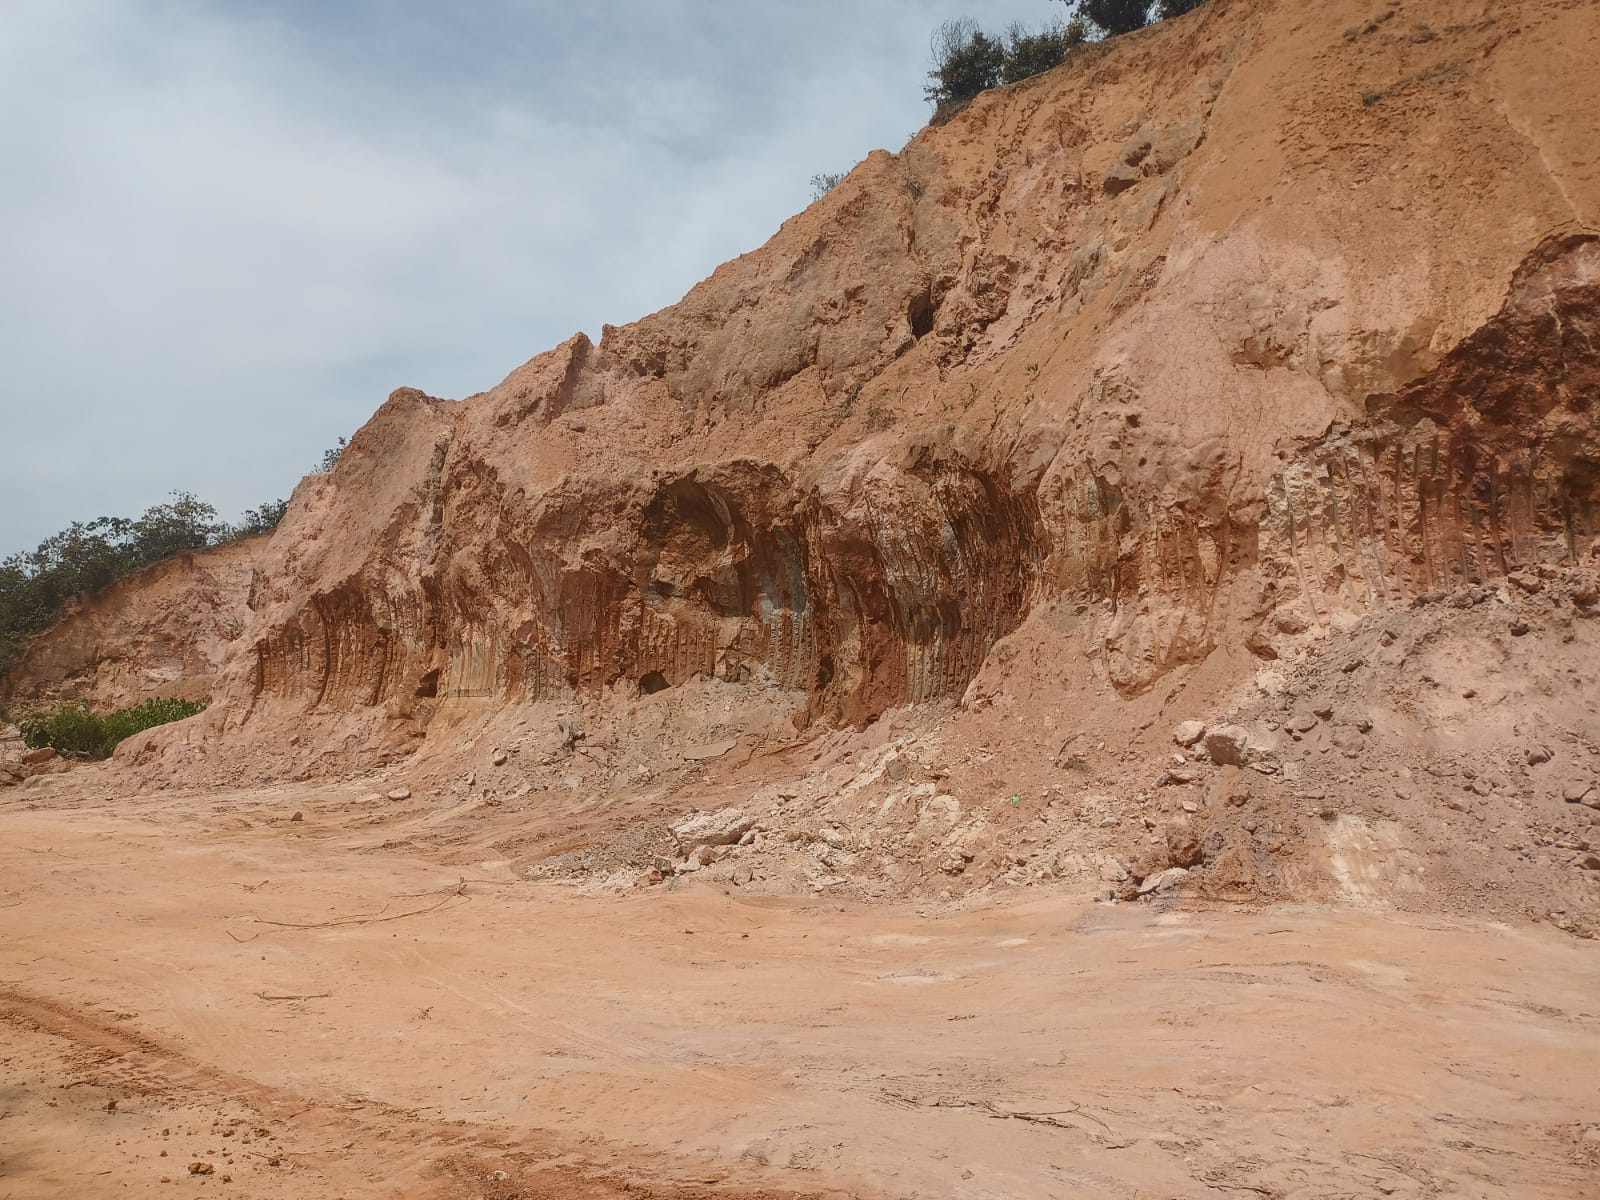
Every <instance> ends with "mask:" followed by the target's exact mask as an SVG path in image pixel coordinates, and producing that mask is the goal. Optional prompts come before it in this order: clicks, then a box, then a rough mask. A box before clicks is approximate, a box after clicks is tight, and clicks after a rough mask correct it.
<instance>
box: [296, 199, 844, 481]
mask: <svg viewBox="0 0 1600 1200" xmlns="http://www.w3.org/2000/svg"><path fill="white" fill-rule="evenodd" d="M812 182H813V183H815V182H816V181H815V180H812ZM349 445H350V442H349V440H348V439H346V438H340V439H339V444H338V445H337V446H330V447H329V448H328V449H326V450H324V451H323V452H322V462H321V463H320V464H318V465H317V466H315V467H312V468H311V473H312V474H313V475H326V474H327V473H328V472H329V471H331V470H333V469H334V468H335V467H337V466H338V465H339V460H340V459H341V458H343V457H344V452H345V450H346V448H348V447H349Z"/></svg>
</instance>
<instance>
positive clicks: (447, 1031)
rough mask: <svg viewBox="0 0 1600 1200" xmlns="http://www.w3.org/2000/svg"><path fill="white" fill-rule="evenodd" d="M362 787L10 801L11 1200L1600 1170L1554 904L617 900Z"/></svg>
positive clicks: (1598, 993) (1582, 971)
mask: <svg viewBox="0 0 1600 1200" xmlns="http://www.w3.org/2000/svg"><path fill="white" fill-rule="evenodd" d="M346 799H347V798H342V797H341V796H339V795H338V794H336V793H325V794H321V795H312V794H294V793H286V792H283V791H277V792H258V793H235V794H231V795H225V796H218V795H211V796H189V797H184V798H178V799H170V798H164V799H160V800H140V801H137V802H126V801H121V802H118V803H117V804H115V805H108V804H104V803H101V802H99V801H94V802H91V801H88V800H86V799H84V798H83V797H82V796H74V795H73V793H72V792H71V791H70V790H68V789H65V788H62V789H58V790H56V791H53V792H51V793H50V794H49V795H48V796H47V797H46V798H44V799H42V800H41V799H39V798H38V797H37V796H34V797H30V798H29V799H28V800H27V801H24V800H23V798H22V796H21V795H20V794H15V793H14V794H13V795H12V796H11V797H8V798H6V799H5V801H4V802H3V803H4V808H3V809H0V1200H34V1198H36V1197H63V1198H65V1197H74V1198H80V1197H98V1196H118V1197H123V1196H129V1197H142V1196H162V1197H166V1196H174V1195H182V1194H194V1193H200V1194H217V1193H221V1194H222V1195H226V1196H237V1197H289V1198H300V1197H306V1198H310V1197H317V1198H319V1200H324V1198H329V1197H339V1196H343V1197H348V1198H351V1200H354V1198H356V1197H413V1196H415V1197H440V1198H444V1197H451V1198H462V1200H465V1198H468V1197H483V1198H485V1200H504V1198H507V1197H515V1196H537V1197H546V1196H548V1197H566V1196H576V1197H587V1196H596V1197H599V1196H631V1197H647V1196H763V1195H764V1196H791V1195H804V1196H812V1195H816V1196H836V1195H851V1196H863V1197H914V1196H915V1197H1019V1196H1040V1197H1098V1196H1106V1197H1127V1198H1129V1200H1132V1198H1133V1197H1177V1196H1182V1197H1191V1196H1192V1197H1201V1196H1207V1197H1218V1196H1221V1197H1228V1196H1237V1197H1244V1196H1272V1197H1314V1196H1315V1197H1324V1196H1327V1197H1331V1196H1372V1195H1389V1196H1482V1197H1488V1196H1529V1197H1578V1196H1595V1195H1600V1128H1596V1126H1600V951H1597V948H1596V946H1595V944H1594V943H1592V942H1583V941H1579V940H1576V939H1573V938H1569V937H1566V936H1564V935H1562V934H1560V933H1557V932H1555V931H1552V930H1550V929H1548V928H1527V929H1523V928H1509V927H1505V926H1499V925H1491V924H1487V923H1483V924H1465V923H1445V922H1442V921H1434V920H1430V919H1426V918H1420V917H1416V916H1405V917H1400V916H1396V915H1393V914H1384V913H1381V912H1375V911H1359V910H1352V909H1346V910H1333V909H1325V908H1303V907H1302V908H1290V909H1285V908H1280V909H1275V910H1271V911H1265V912H1251V913H1238V912H1222V911H1208V912H1193V911H1184V910H1181V909H1178V908H1168V909H1161V908H1158V907H1152V906H1148V905H1128V906H1121V907H1104V906H1093V905H1089V906H1085V905H1084V904H1083V903H1081V902H1080V901H1078V900H1076V899H1074V898H1068V897H1064V896H1059V895H1051V894H1047V893H1040V892H1032V893H1028V895H1029V896H1031V898H1030V899H1027V900H1026V901H1025V902H1022V903H1014V904H1010V905H1007V906H1003V907H986V908H982V909H967V910H964V911H945V910H932V909H925V910H923V911H920V912H919V911H918V910H916V909H915V908H908V907H885V906H875V907H870V908H869V907H852V906H841V905H836V904H819V903H817V902H815V901H809V900H805V899H794V900H784V899H778V898H773V897H762V898H756V897H750V896H746V895H744V894H741V893H739V892H738V891H732V892H725V891H723V890H720V889H718V888H715V887H712V886H708V885H706V884H703V883H691V882H686V883H683V884H681V885H680V886H677V887H675V888H674V887H668V886H663V887H658V888H654V889H648V890H641V891H635V892H631V893H628V894H623V895H591V894H583V893H580V892H578V891H577V890H575V889H572V888H568V887H563V886H558V885H553V884H539V883H528V882H521V881H516V880H514V879H512V878H511V877H510V875H509V872H508V871H507V870H506V869H505V867H504V864H503V863H498V862H496V861H494V860H493V859H486V860H485V861H483V862H482V863H481V864H479V865H478V866H477V867H475V868H473V869H471V870H468V871H466V872H463V871H462V869H461V868H460V866H459V865H451V866H448V867H445V866H442V865H440V864H437V863H430V862H428V861H423V860H420V859H418V858H415V857H403V856H397V855H396V853H395V851H393V850H384V849H382V843H383V837H382V834H383V831H382V830H381V829H375V828H374V827H373V826H372V825H371V824H370V823H368V819H367V818H365V817H363V818H361V819H360V820H357V819H355V818H354V817H353V815H352V814H353V812H355V811H356V810H354V809H352V808H351V807H350V806H349V804H348V803H346ZM291 807H293V808H299V809H301V810H303V811H304V813H305V819H304V820H303V821H300V822H289V821H288V820H286V819H285V813H286V812H287V811H288V810H289V808H291ZM192 1170H198V1171H199V1172H201V1173H191V1171H192Z"/></svg>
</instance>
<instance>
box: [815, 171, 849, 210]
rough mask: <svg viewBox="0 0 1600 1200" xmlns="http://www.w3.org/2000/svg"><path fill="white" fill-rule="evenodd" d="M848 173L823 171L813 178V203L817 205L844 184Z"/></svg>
mask: <svg viewBox="0 0 1600 1200" xmlns="http://www.w3.org/2000/svg"><path fill="white" fill-rule="evenodd" d="M847 174H849V172H848V171H823V172H821V173H819V174H816V175H813V176H812V177H811V202H812V203H813V204H815V203H816V202H817V201H818V200H821V199H822V198H823V197H824V196H826V195H827V194H828V193H829V192H831V191H833V189H834V188H836V187H838V186H839V185H840V184H841V183H843V182H844V177H845V176H846V175H847Z"/></svg>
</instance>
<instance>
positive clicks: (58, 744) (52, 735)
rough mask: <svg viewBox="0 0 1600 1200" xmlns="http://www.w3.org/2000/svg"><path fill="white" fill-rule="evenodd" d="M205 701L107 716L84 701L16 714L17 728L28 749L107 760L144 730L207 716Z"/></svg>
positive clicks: (157, 704)
mask: <svg viewBox="0 0 1600 1200" xmlns="http://www.w3.org/2000/svg"><path fill="white" fill-rule="evenodd" d="M205 707H206V702H205V701H204V700H177V699H172V700H146V701H145V702H144V703H143V704H137V705H135V706H134V707H132V708H119V709H117V710H116V711H115V712H109V713H106V714H104V715H101V714H100V713H97V712H95V711H94V710H93V709H91V708H90V707H89V706H88V705H87V704H85V703H84V702H83V701H81V700H79V701H77V702H76V703H73V704H62V705H58V706H57V707H55V708H29V709H24V710H23V711H22V712H20V713H19V714H17V728H18V729H20V730H21V731H22V740H23V741H24V742H25V743H26V744H27V746H28V747H29V749H33V750H37V749H39V748H40V747H41V746H49V747H51V748H52V749H54V750H57V751H59V752H60V753H62V754H76V755H81V756H83V757H85V758H108V757H110V755H111V752H112V751H113V750H115V749H116V748H117V743H118V742H120V741H122V740H123V739H124V738H129V737H132V736H133V735H134V734H136V733H138V732H139V731H140V730H142V729H153V728H155V726H157V725H169V724H171V723H172V722H173V721H182V720H184V719H185V718H186V717H192V716H194V715H195V714H196V713H200V712H204V711H205Z"/></svg>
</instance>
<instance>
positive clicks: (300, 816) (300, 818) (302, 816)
mask: <svg viewBox="0 0 1600 1200" xmlns="http://www.w3.org/2000/svg"><path fill="white" fill-rule="evenodd" d="M305 819H306V815H305V813H303V812H297V813H295V814H294V816H292V817H290V818H289V823H290V824H291V825H292V824H294V823H295V822H297V821H304V820H305Z"/></svg>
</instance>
